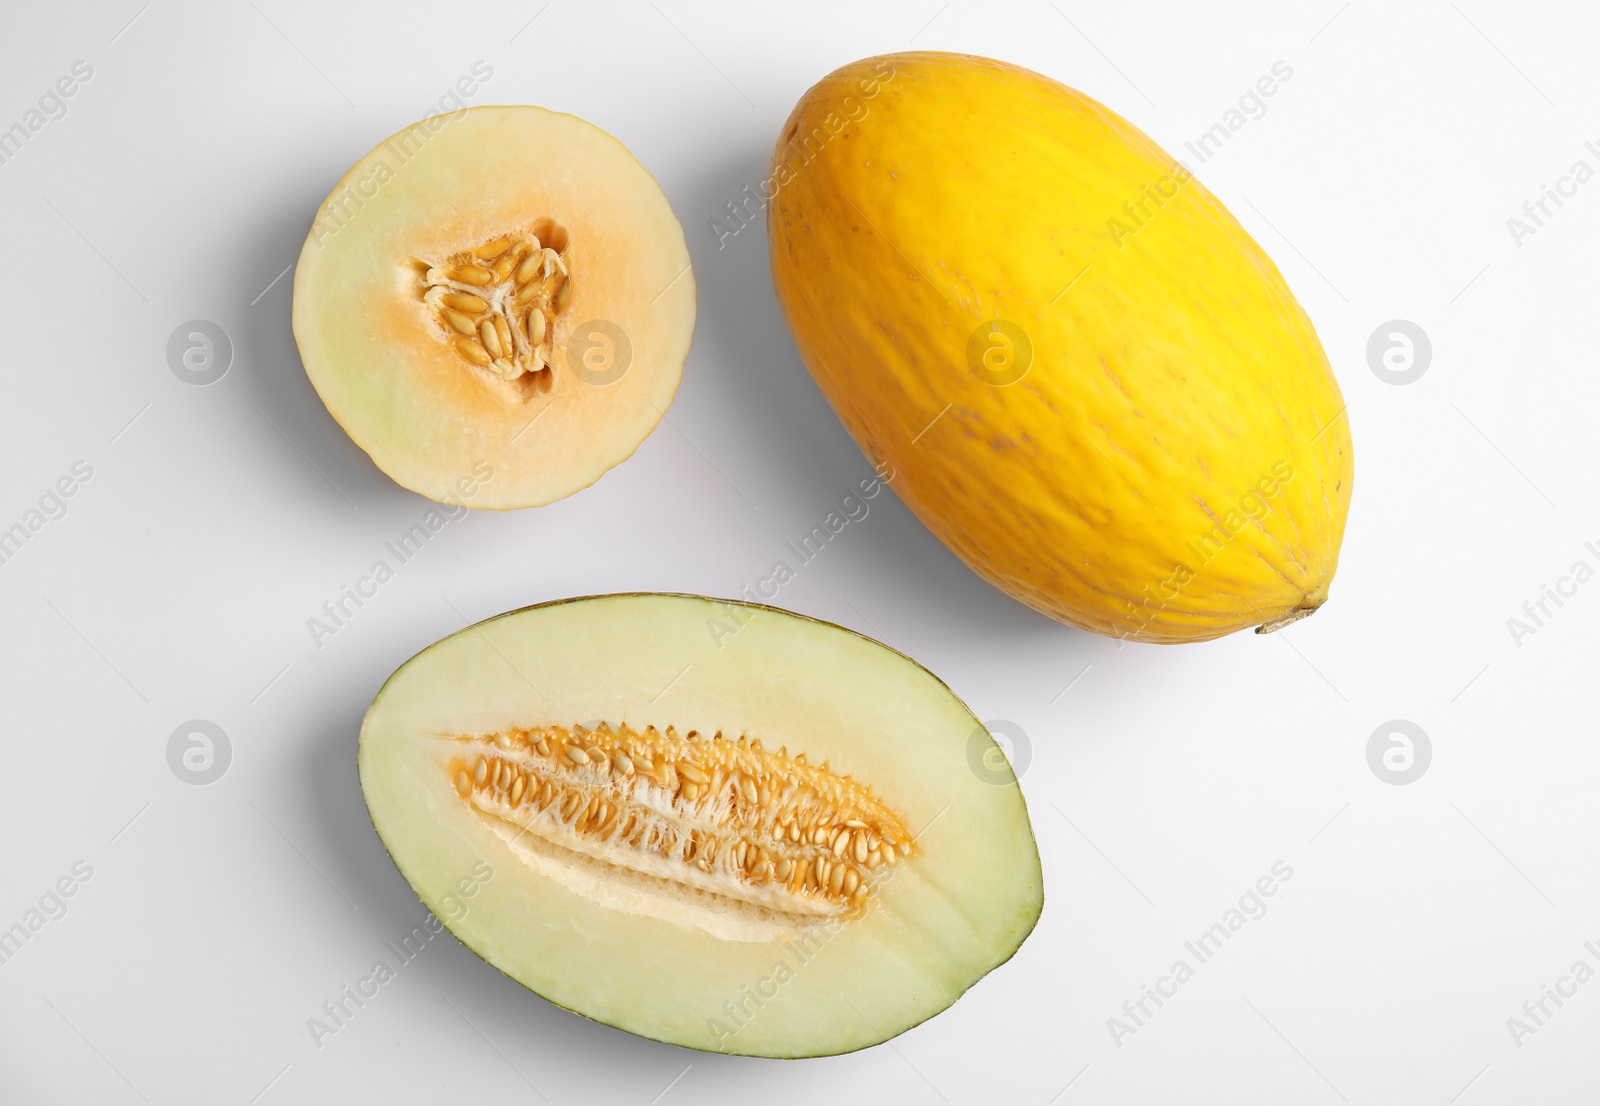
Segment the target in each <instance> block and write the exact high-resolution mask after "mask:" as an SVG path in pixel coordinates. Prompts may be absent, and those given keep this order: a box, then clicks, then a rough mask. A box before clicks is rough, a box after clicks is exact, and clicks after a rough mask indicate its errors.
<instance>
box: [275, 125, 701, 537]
mask: <svg viewBox="0 0 1600 1106" xmlns="http://www.w3.org/2000/svg"><path fill="white" fill-rule="evenodd" d="M485 325H487V326H488V329H487V331H486V330H485V329H484V327H485ZM693 327H694V277H693V275H692V273H691V272H690V271H689V254H688V251H687V249H686V248H685V246H684V241H683V228H682V227H681V226H680V225H679V223H678V220H677V218H676V217H675V216H674V215H673V213H672V209H671V207H670V206H669V205H668V203H667V200H666V197H664V196H663V195H662V194H661V189H660V188H659V187H658V186H657V185H656V182H655V180H654V179H653V178H652V177H651V176H650V174H649V173H648V172H646V171H645V170H644V168H643V167H642V166H640V164H639V163H638V162H637V161H635V160H634V158H633V156H632V155H631V154H629V153H628V151H627V150H626V149H624V148H623V146H622V144H621V143H619V142H618V141H617V140H616V139H614V138H612V137H611V136H610V135H608V134H606V133H605V132H604V131H602V130H600V129H599V128H598V127H595V126H592V125H590V124H589V123H586V122H584V121H583V120H581V119H578V118H575V117H574V116H571V115H562V114H559V113H557V112H551V111H546V110H544V109H542V108H537V107H476V108H469V109H466V110H464V111H460V112H455V113H452V114H450V115H443V116H435V117H433V118H431V119H428V120H424V121H423V122H422V123H418V124H416V125H414V126H413V127H411V128H409V129H407V130H405V131H401V132H400V133H398V134H396V135H393V136H391V137H390V138H388V139H386V140H385V141H384V142H383V143H381V144H380V145H379V146H378V147H377V148H376V149H374V150H373V151H372V152H371V153H369V154H368V155H367V156H366V157H364V158H363V159H361V161H359V162H357V163H356V165H355V166H354V167H353V168H351V170H350V172H349V173H347V174H346V175H345V177H344V179H343V180H342V181H340V183H339V185H338V187H336V188H335V189H334V190H333V192H332V193H331V194H330V195H329V197H328V199H327V200H326V201H325V202H324V203H323V205H322V207H321V209H320V210H319V211H318V213H317V218H316V221H315V222H314V224H313V226H312V228H311V233H310V234H309V235H308V236H307V238H306V242H305V246H304V248H303V249H302V250H301V253H300V261H299V264H298V267H297V268H296V270H295V280H294V333H295V339H296V341H297V342H298V343H299V346H300V355H301V359H302V360H303V361H304V363H305V368H306V373H307V374H308V375H309V376H310V378H311V382H312V384H313V385H314V386H315V387H316V389H317V392H318V394H319V395H320V396H321V397H322V400H323V402H324V403H325V404H326V405H327V407H328V410H329V411H330V412H331V413H332V415H333V417H334V418H335V419H336V420H338V422H339V424H340V425H341V426H343V427H344V429H345V430H346V431H347V432H348V433H349V435H350V436H351V438H353V439H354V440H355V442H356V444H358V445H359V446H361V448H362V449H364V450H366V451H367V453H369V454H370V455H371V456H372V459H373V461H375V462H376V463H377V465H378V467H379V468H381V469H383V470H384V471H385V472H386V473H388V474H389V475H390V476H391V477H393V478H394V479H395V480H396V481H398V482H399V483H401V484H403V485H405V486H406V487H408V488H411V489H412V490H414V491H417V492H421V493H422V494H423V495H427V496H430V497H431V498H433V499H437V500H442V501H450V502H461V503H464V504H465V505H466V506H469V507H488V508H500V509H505V508H513V507H525V506H537V505H539V504H543V503H548V502H550V501H551V500H555V499H559V498H561V497H563V496H566V495H570V494H572V493H573V492H575V491H578V490H579V489H581V488H584V487H586V486H588V485H589V484H591V483H593V482H594V481H595V480H596V479H598V478H599V477H600V476H601V474H603V473H604V472H605V471H606V470H607V469H609V468H611V467H612V466H614V465H616V464H618V463H619V462H621V461H623V460H625V459H626V458H627V457H628V456H629V455H631V454H632V453H633V451H634V450H635V449H636V448H637V447H638V445H639V443H640V442H641V441H643V440H644V438H645V437H646V436H647V435H648V434H649V433H650V431H651V429H652V428H654V426H655V425H656V423H657V421H658V420H660V418H661V417H662V415H663V413H664V412H665V410H666V408H667V405H668V404H669V403H671V402H672V396H673V393H674V392H675V391H676V389H677V386H678V380H679V377H680V375H681V373H682V368H683V361H684V357H685V356H686V355H687V353H688V349H689V339H690V334H691V331H692V330H693Z"/></svg>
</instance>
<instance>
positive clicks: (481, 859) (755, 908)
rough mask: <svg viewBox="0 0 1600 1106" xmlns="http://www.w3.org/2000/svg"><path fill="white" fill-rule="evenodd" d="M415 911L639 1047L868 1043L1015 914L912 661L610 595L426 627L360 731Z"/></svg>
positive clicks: (1009, 828)
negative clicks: (442, 629) (424, 638)
mask: <svg viewBox="0 0 1600 1106" xmlns="http://www.w3.org/2000/svg"><path fill="white" fill-rule="evenodd" d="M359 762H360V775H361V786H362V791H363V793H364V794H365V797H366V801H367V806H368V809H369V810H370V812H371V816H372V822H373V825H374V826H375V827H376V828H377V831H378V834H379V836H380V837H381V838H382V839H383V842H384V844H385V846H386V847H387V848H388V850H389V852H390V854H391V856H392V857H393V858H394V861H395V863H396V865H397V866H398V867H399V869H400V871H401V872H402V873H403V874H404V876H405V878H406V879H407V880H408V881H409V882H410V884H411V886H412V887H413V888H414V889H415V890H416V892H417V894H418V896H419V897H420V898H421V899H422V901H423V903H424V904H426V905H427V907H428V908H429V909H430V910H432V911H433V912H434V913H435V914H436V915H437V916H438V917H439V918H440V919H441V920H442V921H444V923H445V924H446V925H447V926H448V927H449V928H450V930H451V931H452V932H453V933H454V934H455V935H456V936H457V937H458V938H459V939H460V940H461V941H462V942H463V943H465V944H466V945H467V946H468V947H469V948H471V949H472V950H473V951H474V952H476V953H477V954H478V955H479V956H481V957H482V958H483V959H484V960H486V961H488V962H489V963H490V964H492V965H494V966H495V967H496V968H499V969H500V970H501V971H503V972H505V973H506V974H507V975H509V976H511V977H512V978H513V979H516V980H517V981H518V982H520V983H522V984H523V985H525V986H527V987H529V988H530V989H532V990H534V991H536V992H538V993H539V994H541V995H543V996H544V997H546V998H548V999H549V1000H550V1001H552V1002H555V1003H558V1004H560V1005H561V1006H564V1007H566V1008H568V1009H570V1010H573V1011H576V1012H577V1013H580V1014H583V1015H585V1016H587V1017H590V1018H593V1019H595V1020H598V1021H602V1022H605V1023H608V1024H610V1025H613V1026H616V1027H618V1028H621V1029H625V1030H628V1031H629V1032H633V1033H637V1034H640V1035H642V1036H646V1037H651V1038H655V1039H657V1040H662V1041H667V1042H671V1043H674V1044H679V1045H685V1046H688V1047H691V1048H699V1049H706V1050H711V1051H719V1052H729V1053H739V1054H746V1055H755V1056H778V1057H802V1056H821V1055H829V1054H834V1053H840V1052H848V1051H851V1050H854V1049H858V1048H863V1047H866V1046H868V1045H872V1044H876V1043H878V1042H880V1041H883V1040H886V1039H888V1038H889V1037H892V1036H894V1035H895V1034H897V1033H900V1032H902V1031H904V1030H906V1029H908V1028H910V1027H911V1026H914V1025H916V1024H917V1023H919V1022H921V1021H923V1020H924V1019H926V1018H928V1017H931V1016H932V1015H934V1014H936V1013H938V1012H939V1011H940V1010H943V1009H944V1008H945V1007H947V1006H949V1005H950V1003H952V1002H954V1001H955V1000H956V998H958V997H959V996H960V995H961V994H962V992H964V991H965V990H966V989H967V988H968V987H970V986H972V985H973V983H975V982H976V981H977V980H978V979H979V978H981V977H982V976H983V975H984V974H985V973H987V972H988V971H990V970H991V969H993V968H995V967H996V966H998V965H1000V964H1002V963H1004V962H1005V961H1006V960H1007V959H1008V958H1010V956H1011V955H1012V953H1013V952H1015V951H1016V949H1017V947H1018V946H1019V945H1020V944H1021V943H1022V940H1023V939H1024V938H1025V937H1026V936H1027V934H1028V933H1029V931H1030V930H1031V929H1032V927H1033V925H1034V922H1035V921H1036V920H1037V919H1038V916H1039V912H1040V909H1041V907H1042V904H1043V890H1042V883H1041V873H1040V867H1039V857H1038V853H1037V851H1036V849H1035V847H1034V841H1033V834H1032V829H1031V827H1030V825H1029V822H1028V815H1027V810H1026V808H1025V806H1024V804H1023V800H1022V795H1021V792H1020V790H1019V788H1018V787H1017V784H1016V781H1015V779H1014V778H1013V777H1012V775H1011V773H1010V771H1009V768H1008V767H1007V766H1006V765H1005V760H1004V757H1003V756H1002V755H1001V754H1000V753H999V751H998V749H997V748H996V747H995V746H994V744H993V742H992V740H991V739H990V737H989V735H988V734H987V732H985V730H984V728H983V726H982V725H981V724H980V723H979V721H978V720H977V719H976V718H974V717H973V715H972V713H971V712H970V711H969V710H968V709H967V708H966V707H965V706H964V705H963V704H962V703H961V701H960V700H959V699H957V698H956V697H955V696H954V695H953V694H952V693H951V692H950V690H949V689H948V688H946V687H945V686H944V685H943V684H942V683H940V682H939V681H938V680H936V679H935V678H934V677H933V676H931V675H930V674H929V673H928V672H927V671H926V670H925V669H923V668H921V667H920V666H919V665H917V664H916V663H915V662H913V661H911V660H909V659H908V658H906V657H904V656H902V655H901V654H899V653H896V652H894V651H893V650H891V649H888V648H886V647H884V646H882V645H879V644H878V643H876V642H874V641H871V640H869V639H867V638H864V637H862V636H860V635H858V634H855V633H852V632H850V631H848V630H843V629H840V628H839V627H836V626H832V625H829V624H826V623H822V622H816V621H813V620H811V619H807V618H803V617H800V616H797V615H792V614H788V613H786V612H782V611H777V610H774V609H772V608H766V607H756V606H748V605H744V604H733V603H723V602H715V601H712V600H707V599H701V598H696V597H691V596H676V595H615V596H601V597H596V598H589V599H577V600H569V601H566V602H560V603H553V604H547V605H544V606H540V607H531V608H528V609H525V610H521V611H516V612H513V613H510V614H506V615H502V616H500V617H498V618H493V619H490V620H488V621H486V622H483V623H479V624H478V625H476V626H472V627H469V628H467V629H465V630H463V631H461V632H459V633H457V634H454V635H452V636H450V637H448V638H445V639H444V640H442V641H440V642H438V643H437V644H435V645H433V646H431V647H430V648H428V649H426V650H425V651H423V652H422V653H420V654H418V655H417V656H416V657H413V658H412V659H411V660H410V661H408V662H406V664H404V665H403V666H401V668H400V669H399V670H398V671H396V672H395V674H394V675H393V676H391V677H390V679H389V680H388V682H387V683H386V684H385V685H384V687H383V689H382V691H380V692H379V694H378V696H377V698H376V699H375V700H374V702H373V704H372V706H371V708H370V709H369V711H368V712H367V717H366V720H365V722H364V723H363V725H362V730H361V744H360V754H359Z"/></svg>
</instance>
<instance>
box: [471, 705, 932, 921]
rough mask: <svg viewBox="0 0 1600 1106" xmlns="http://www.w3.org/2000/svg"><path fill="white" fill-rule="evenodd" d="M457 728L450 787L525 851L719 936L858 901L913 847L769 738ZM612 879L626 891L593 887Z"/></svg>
mask: <svg viewBox="0 0 1600 1106" xmlns="http://www.w3.org/2000/svg"><path fill="white" fill-rule="evenodd" d="M452 740H453V741H454V742H455V743H456V744H457V748H456V749H455V750H454V751H453V755H451V756H450V757H449V758H448V760H447V762H446V765H445V771H446V772H447V773H448V777H449V782H450V785H451V786H452V787H453V788H454V790H455V792H456V795H457V796H458V797H459V798H460V799H461V800H462V801H464V802H465V803H467V804H469V805H470V806H471V807H472V808H473V809H474V810H475V811H476V812H477V813H478V814H479V815H480V816H482V817H484V818H485V819H487V820H489V821H490V822H491V825H492V827H493V828H495V829H496V832H498V833H499V834H500V836H501V837H502V838H503V839H505V840H507V841H508V842H511V843H514V844H515V845H517V846H519V849H518V852H519V855H522V857H523V859H525V860H529V861H530V862H532V863H535V865H536V866H537V867H541V868H542V869H544V870H547V871H560V872H561V878H562V881H563V882H564V883H566V884H567V886H568V887H569V889H572V890H575V891H578V892H579V893H583V894H588V895H590V897H594V898H597V899H600V900H601V901H603V902H604V903H605V905H608V906H613V907H615V908H620V909H626V910H629V911H631V912H634V913H644V914H649V915H653V916H656V917H663V918H669V919H671V920H675V921H683V922H687V923H688V924H695V925H700V926H701V927H702V928H706V929H708V930H710V931H712V932H713V933H716V934H717V935H719V936H731V937H733V938H734V939H762V938H765V937H770V936H773V935H776V934H777V933H779V932H781V931H785V930H794V929H797V928H804V927H805V926H808V925H814V924H818V923H822V922H826V921H829V920H831V919H836V918H840V917H845V918H848V917H851V916H854V915H857V914H859V913H861V912H862V911H864V910H865V909H866V907H867V905H868V904H869V902H870V901H871V899H870V897H871V892H872V886H873V882H874V880H875V879H877V878H879V877H880V876H881V875H882V873H883V871H884V870H885V869H887V868H890V867H893V866H894V865H896V864H898V863H899V862H900V861H901V860H903V859H904V858H906V857H909V856H911V855H912V852H913V849H914V846H913V843H912V840H911V834H910V833H909V831H908V830H907V829H906V827H905V825H904V823H902V821H901V820H900V818H899V817H897V816H896V815H895V813H894V812H893V811H891V810H889V809H888V808H887V807H885V806H884V805H883V804H882V803H881V802H879V801H878V800H877V799H876V798H874V797H873V795H872V794H871V791H870V789H869V788H868V787H866V786H865V785H863V784H861V783H859V782H857V781H856V780H853V779H851V778H850V777H849V776H847V775H841V774H839V773H836V772H833V771H831V770H830V769H829V768H828V766H827V765H826V764H822V765H813V764H809V763H807V762H806V758H805V754H804V753H801V754H798V755H795V756H792V757H791V756H790V755H789V754H788V753H787V751H785V750H782V749H780V750H779V751H777V752H771V751H769V750H767V749H764V748H762V745H761V742H760V741H759V740H750V739H748V738H746V737H739V738H738V739H729V738H726V737H724V736H723V735H722V734H721V733H718V734H716V735H715V736H713V737H707V736H705V735H704V734H702V733H699V732H698V731H690V732H689V733H688V734H686V735H682V736H680V735H679V734H678V732H677V730H676V729H675V728H673V727H670V726H669V727H667V729H666V730H665V731H664V732H663V731H662V730H658V729H657V728H655V727H654V726H651V727H647V728H646V729H645V730H644V731H643V732H638V731H635V730H633V729H631V728H630V727H628V726H626V725H624V726H621V727H612V726H610V725H601V726H599V727H598V728H595V729H588V728H586V727H583V726H574V727H571V728H567V727H562V726H540V727H534V728H531V729H509V730H504V731H501V732H499V733H494V734H488V735H483V736H453V737H452ZM541 860H542V861H543V863H542V864H541V863H539V861H541ZM585 872H587V875H585V874H584V873H585ZM607 883H620V884H622V885H624V887H625V888H626V893H625V894H621V895H620V896H619V895H618V894H611V895H605V894H595V892H599V891H603V890H604V887H603V885H604V884H607ZM730 923H731V924H730Z"/></svg>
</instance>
